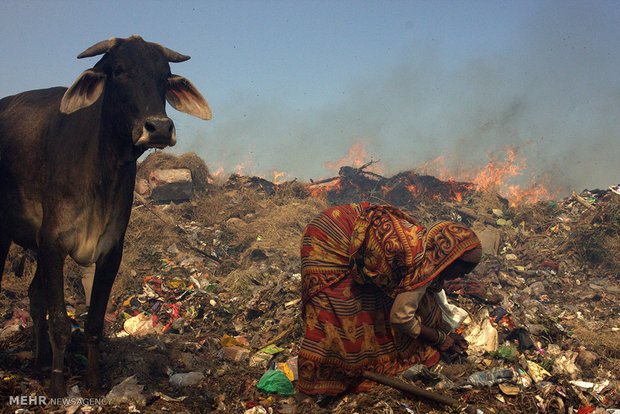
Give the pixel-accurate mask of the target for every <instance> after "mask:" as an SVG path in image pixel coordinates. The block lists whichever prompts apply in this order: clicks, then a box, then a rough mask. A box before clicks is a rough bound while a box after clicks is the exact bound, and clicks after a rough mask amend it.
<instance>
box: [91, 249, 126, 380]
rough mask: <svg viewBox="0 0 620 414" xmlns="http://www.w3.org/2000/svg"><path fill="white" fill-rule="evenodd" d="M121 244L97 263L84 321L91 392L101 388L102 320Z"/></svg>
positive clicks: (116, 268) (119, 261) (117, 263)
mask: <svg viewBox="0 0 620 414" xmlns="http://www.w3.org/2000/svg"><path fill="white" fill-rule="evenodd" d="M122 253H123V242H122V241H120V242H119V243H118V245H117V246H116V247H115V248H114V249H112V250H111V251H110V252H109V253H108V254H107V255H106V256H104V257H102V258H101V259H99V260H98V261H97V266H96V269H95V280H94V282H93V288H92V295H91V299H90V306H89V308H88V317H87V319H86V328H85V334H86V347H87V349H88V367H87V369H86V379H87V382H88V386H89V387H90V388H91V389H92V390H95V391H96V390H98V389H99V388H100V386H101V380H100V376H101V374H100V372H99V343H100V342H101V335H102V333H103V320H104V317H105V310H106V307H107V304H108V299H109V297H110V291H111V290H112V284H113V283H114V279H115V278H116V273H117V272H118V267H119V265H120V263H121V257H122Z"/></svg>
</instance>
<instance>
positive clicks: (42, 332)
mask: <svg viewBox="0 0 620 414" xmlns="http://www.w3.org/2000/svg"><path fill="white" fill-rule="evenodd" d="M44 277H45V276H44V275H43V274H42V272H41V266H40V265H39V264H38V263H37V270H36V271H35V273H34V278H33V279H32V282H31V283H30V287H29V288H28V296H29V297H30V317H31V318H32V323H33V334H34V350H35V351H34V355H35V365H36V366H37V367H38V368H43V367H48V366H49V365H50V364H51V362H52V347H51V345H50V338H49V336H48V332H47V318H46V317H47V288H46V286H45V281H44Z"/></svg>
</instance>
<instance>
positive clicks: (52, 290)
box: [0, 35, 211, 396]
mask: <svg viewBox="0 0 620 414" xmlns="http://www.w3.org/2000/svg"><path fill="white" fill-rule="evenodd" d="M101 54H103V55H104V56H103V57H102V58H101V60H99V62H97V64H96V65H95V66H94V67H93V68H92V69H88V70H86V71H85V72H84V73H82V75H80V77H79V78H78V79H77V80H76V81H75V83H74V84H73V85H72V86H71V87H70V88H68V89H67V88H62V87H57V88H50V89H41V90H34V91H29V92H24V93H20V94H18V95H14V96H9V97H6V98H4V99H2V100H0V277H1V275H2V270H3V268H4V262H5V259H6V255H7V252H8V249H9V246H10V244H11V242H15V243H17V244H19V245H21V246H23V247H25V248H28V249H32V250H34V251H36V253H37V270H36V272H35V276H34V279H33V280H32V283H31V284H30V288H29V290H28V293H29V297H30V313H31V316H32V319H33V322H34V336H35V338H34V339H35V348H36V350H35V354H36V363H37V365H38V366H46V365H48V364H49V363H50V362H51V363H52V373H51V390H50V393H51V395H53V396H62V395H65V394H66V388H65V380H64V375H63V369H64V354H65V348H66V345H67V342H68V341H69V337H70V333H71V325H70V321H69V319H68V317H67V313H66V310H65V301H64V295H63V262H64V260H65V257H66V256H67V255H69V256H71V257H72V258H73V259H74V260H75V261H76V262H77V263H79V264H81V265H88V264H91V263H96V271H95V278H94V284H93V289H92V290H93V293H92V295H91V302H90V308H89V312H88V318H87V321H86V327H85V332H86V343H87V349H88V367H87V381H88V384H89V385H90V386H91V387H94V388H96V387H97V386H98V385H99V379H98V374H99V373H98V365H99V364H98V359H99V358H98V347H99V341H100V337H101V333H102V329H103V317H104V313H105V308H106V304H107V302H108V298H109V296H110V289H111V287H112V283H113V282H114V279H115V277H116V273H117V271H118V267H119V264H120V261H121V256H122V250H123V239H124V236H125V230H126V228H127V223H128V221H129V215H130V213H131V205H132V202H133V189H134V180H135V176H136V160H137V158H138V157H139V156H140V155H141V154H142V153H143V152H144V151H145V150H146V149H148V148H163V147H166V146H172V145H174V144H175V142H176V138H175V130H174V124H173V123H172V120H171V119H170V118H168V116H167V115H166V111H165V102H166V100H167V101H168V102H169V103H170V105H172V106H173V107H174V108H176V109H177V110H179V111H182V112H186V113H188V114H191V115H195V116H197V117H199V118H202V119H210V118H211V110H210V109H209V105H208V104H207V102H206V101H205V99H204V98H203V97H202V95H201V94H200V92H199V91H198V90H197V89H196V88H195V87H194V86H193V85H192V84H191V82H189V81H188V80H187V79H185V78H183V77H180V76H177V75H173V74H171V73H170V65H169V62H183V61H185V60H188V59H189V56H184V55H181V54H179V53H177V52H175V51H172V50H170V49H167V48H165V47H163V46H161V45H159V44H156V43H150V42H145V41H144V40H143V39H142V38H141V37H140V36H136V35H134V36H131V37H129V38H127V39H120V38H112V39H110V40H105V41H103V42H99V43H97V44H96V45H94V46H92V47H90V48H89V49H87V50H86V51H84V52H83V53H81V54H80V55H79V56H78V58H85V57H90V56H96V55H101ZM48 314H49V336H48V327H47V321H46V315H48Z"/></svg>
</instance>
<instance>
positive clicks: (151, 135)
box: [142, 117, 176, 148]
mask: <svg viewBox="0 0 620 414" xmlns="http://www.w3.org/2000/svg"><path fill="white" fill-rule="evenodd" d="M142 135H143V141H144V143H146V144H147V145H149V146H152V147H158V148H163V147H166V146H173V145H174V144H176V137H175V133H174V123H173V122H172V119H170V118H168V117H150V118H147V119H146V120H145V121H144V128H143V133H142Z"/></svg>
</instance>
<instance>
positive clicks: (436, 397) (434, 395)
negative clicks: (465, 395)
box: [362, 371, 459, 405]
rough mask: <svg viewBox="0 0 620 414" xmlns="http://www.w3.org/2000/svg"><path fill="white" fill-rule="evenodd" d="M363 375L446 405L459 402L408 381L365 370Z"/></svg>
mask: <svg viewBox="0 0 620 414" xmlns="http://www.w3.org/2000/svg"><path fill="white" fill-rule="evenodd" d="M362 376H363V377H364V378H366V379H368V380H371V381H374V382H378V383H379V384H383V385H387V386H388V387H392V388H396V389H397V390H400V391H403V392H406V393H409V394H412V395H415V396H416V397H422V398H426V399H427V400H432V401H436V402H438V403H442V404H446V405H458V404H459V402H458V401H457V400H455V399H454V398H452V397H449V396H447V395H443V394H438V393H436V392H433V391H427V390H425V389H422V388H418V387H416V386H415V385H411V384H407V383H406V382H404V381H401V380H398V379H396V378H390V377H386V376H383V375H379V374H376V373H374V372H370V371H364V372H363V374H362Z"/></svg>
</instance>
